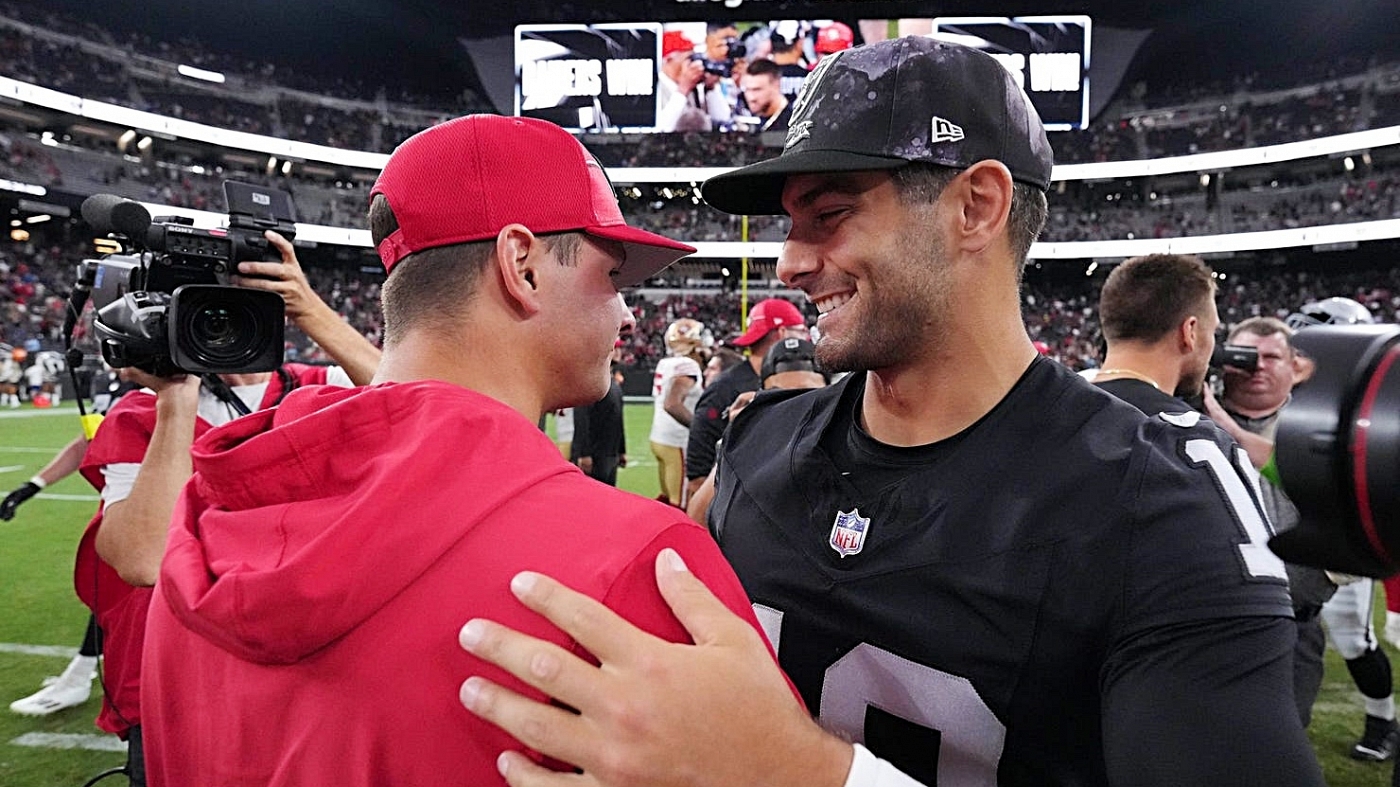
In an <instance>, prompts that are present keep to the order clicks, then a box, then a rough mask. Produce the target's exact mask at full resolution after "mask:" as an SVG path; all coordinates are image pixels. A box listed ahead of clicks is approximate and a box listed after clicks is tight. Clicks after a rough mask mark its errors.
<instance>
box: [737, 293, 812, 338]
mask: <svg viewBox="0 0 1400 787" xmlns="http://www.w3.org/2000/svg"><path fill="white" fill-rule="evenodd" d="M793 325H796V326H799V327H803V328H805V327H807V318H806V317H803V316H802V312H801V311H800V310H799V309H798V308H797V307H796V306H794V305H793V303H792V301H790V300H788V299H786V298H769V299H767V300H763V301H759V302H758V303H757V304H756V305H754V307H753V311H751V312H749V329H748V330H747V331H744V335H742V336H740V337H739V338H737V339H735V340H734V344H737V345H738V346H740V347H748V346H749V345H750V344H753V343H754V342H756V341H758V340H759V339H762V338H763V337H765V336H767V335H768V334H769V332H770V331H774V330H777V329H778V328H782V327H784V326H793Z"/></svg>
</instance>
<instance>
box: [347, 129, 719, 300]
mask: <svg viewBox="0 0 1400 787" xmlns="http://www.w3.org/2000/svg"><path fill="white" fill-rule="evenodd" d="M376 194H383V195H384V197H385V198H386V199H388V200H389V207H390V208H392V209H393V211H394V217H395V218H396V219H398V222H399V228H398V229H397V230H395V231H394V232H392V233H391V234H390V235H389V236H388V237H386V238H385V239H384V240H383V241H381V242H380V244H379V258H380V259H381V260H383V261H384V268H385V270H393V268H394V265H395V264H397V263H398V261H399V260H402V259H403V258H404V257H407V256H408V255H410V254H412V253H414V252H416V251H422V250H423V249H431V248H435V247H437V246H449V245H452V244H454V243H466V242H468V241H477V240H488V239H491V238H494V237H496V235H498V234H499V233H500V231H501V230H502V229H503V228H504V227H505V226H506V225H508V224H523V225H525V226H526V227H528V228H529V229H530V231H531V232H534V233H536V234H545V233H551V232H568V231H571V230H576V231H580V232H584V233H587V234H589V235H592V236H593V237H596V238H604V239H607V240H613V241H617V242H619V243H621V244H622V246H623V248H624V250H625V251H626V255H627V257H626V260H625V261H624V262H623V263H622V269H621V270H620V271H619V272H618V275H617V277H616V282H617V286H619V287H631V286H633V285H637V284H641V283H642V282H644V281H646V280H647V279H649V278H651V277H652V276H654V275H656V273H657V272H658V271H660V270H661V269H662V268H665V267H666V266H667V265H670V264H671V263H673V262H675V261H676V260H678V259H680V258H681V257H684V256H686V255H687V254H694V253H695V248H694V247H692V246H687V245H686V244H684V243H680V242H679V241H674V240H671V239H670V238H663V237H662V236H660V235H656V234H654V233H651V232H647V231H645V230H640V229H636V228H634V227H629V226H627V223H626V221H624V220H623V218H622V211H621V210H620V209H619V208H618V206H617V196H616V195H614V194H613V189H612V183H611V182H609V181H608V176H607V173H605V172H604V171H603V167H602V165H600V164H599V163H598V161H597V160H596V159H594V158H593V155H592V154H591V153H589V152H588V151H587V150H585V149H584V147H583V145H581V144H579V141H578V140H577V139H574V138H573V136H571V135H570V134H569V132H567V131H565V130H564V129H562V128H560V127H558V126H556V125H554V124H553V123H549V122H546V121H543V120H535V119H533V118H517V117H504V116H501V115H468V116H466V117H461V118H457V119H455V120H449V121H448V122H446V123H443V124H441V125H438V126H433V127H432V128H430V129H427V130H425V131H420V132H418V133H417V134H414V135H413V136H412V137H409V138H408V139H407V140H406V141H404V143H403V144H401V145H399V146H398V148H397V149H395V150H394V154H393V155H392V156H390V157H389V163H388V164H386V165H385V166H384V171H383V172H381V173H379V179H378V180H377V181H375V183H374V188H373V189H372V190H371V191H370V197H371V198H373V196H374V195H376Z"/></svg>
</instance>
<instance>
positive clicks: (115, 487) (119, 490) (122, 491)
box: [102, 462, 141, 506]
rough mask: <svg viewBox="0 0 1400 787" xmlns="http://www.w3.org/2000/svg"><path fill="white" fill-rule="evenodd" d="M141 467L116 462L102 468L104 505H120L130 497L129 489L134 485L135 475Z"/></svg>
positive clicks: (135, 464)
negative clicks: (104, 481)
mask: <svg viewBox="0 0 1400 787" xmlns="http://www.w3.org/2000/svg"><path fill="white" fill-rule="evenodd" d="M139 472H141V465H139V464H137V463H136V462H117V463H115V464H110V465H103V466H102V477H103V478H104V479H106V483H105V484H103V486H102V502H103V504H105V505H109V506H110V505H111V504H113V503H120V502H121V501H123V500H125V499H127V498H128V497H130V496H131V488H132V487H133V486H135V485H136V474H137V473H139Z"/></svg>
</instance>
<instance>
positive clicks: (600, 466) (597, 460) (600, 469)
mask: <svg viewBox="0 0 1400 787" xmlns="http://www.w3.org/2000/svg"><path fill="white" fill-rule="evenodd" d="M589 475H590V476H593V477H594V478H595V479H597V480H599V481H602V482H603V483H605V484H607V485H608V486H617V457H616V456H595V457H593V472H591V473H589Z"/></svg>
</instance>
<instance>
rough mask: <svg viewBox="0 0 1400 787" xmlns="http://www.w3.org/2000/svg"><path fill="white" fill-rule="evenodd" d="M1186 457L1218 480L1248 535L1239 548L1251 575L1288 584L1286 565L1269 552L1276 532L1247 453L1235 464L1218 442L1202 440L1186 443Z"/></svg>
mask: <svg viewBox="0 0 1400 787" xmlns="http://www.w3.org/2000/svg"><path fill="white" fill-rule="evenodd" d="M1186 455H1187V456H1188V457H1190V458H1191V461H1192V462H1194V463H1196V466H1197V467H1202V466H1203V467H1205V468H1206V469H1207V470H1209V471H1210V474H1211V475H1212V476H1214V477H1215V484H1216V486H1217V487H1218V488H1219V489H1220V490H1221V491H1222V492H1223V493H1224V496H1225V502H1226V504H1227V505H1228V507H1229V509H1230V512H1231V515H1232V516H1233V517H1234V518H1235V523H1236V524H1238V525H1239V526H1240V529H1241V530H1243V531H1244V534H1245V537H1246V540H1245V542H1244V543H1242V544H1240V545H1239V550H1240V557H1241V558H1242V559H1243V560H1244V566H1245V570H1246V571H1248V572H1249V575H1250V576H1251V577H1273V578H1276V579H1283V580H1287V579H1288V574H1287V572H1285V571H1284V568H1283V561H1282V560H1279V558H1278V556H1277V555H1275V554H1274V553H1273V552H1270V551H1269V537H1270V536H1272V535H1273V528H1272V527H1270V525H1269V520H1267V519H1265V518H1264V510H1263V508H1261V507H1260V505H1259V474H1258V472H1256V471H1255V469H1254V466H1253V465H1251V464H1250V463H1249V457H1248V456H1246V455H1245V452H1244V450H1243V449H1237V450H1236V451H1235V461H1234V463H1233V464H1231V462H1230V460H1228V459H1226V458H1225V452H1224V451H1221V450H1220V446H1219V445H1217V444H1216V443H1215V441H1214V440H1206V439H1203V438H1198V439H1194V440H1187V441H1186ZM1244 479H1248V481H1249V486H1245V480H1244ZM1250 487H1253V489H1251V488H1250ZM1251 492H1252V493H1253V494H1251Z"/></svg>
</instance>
